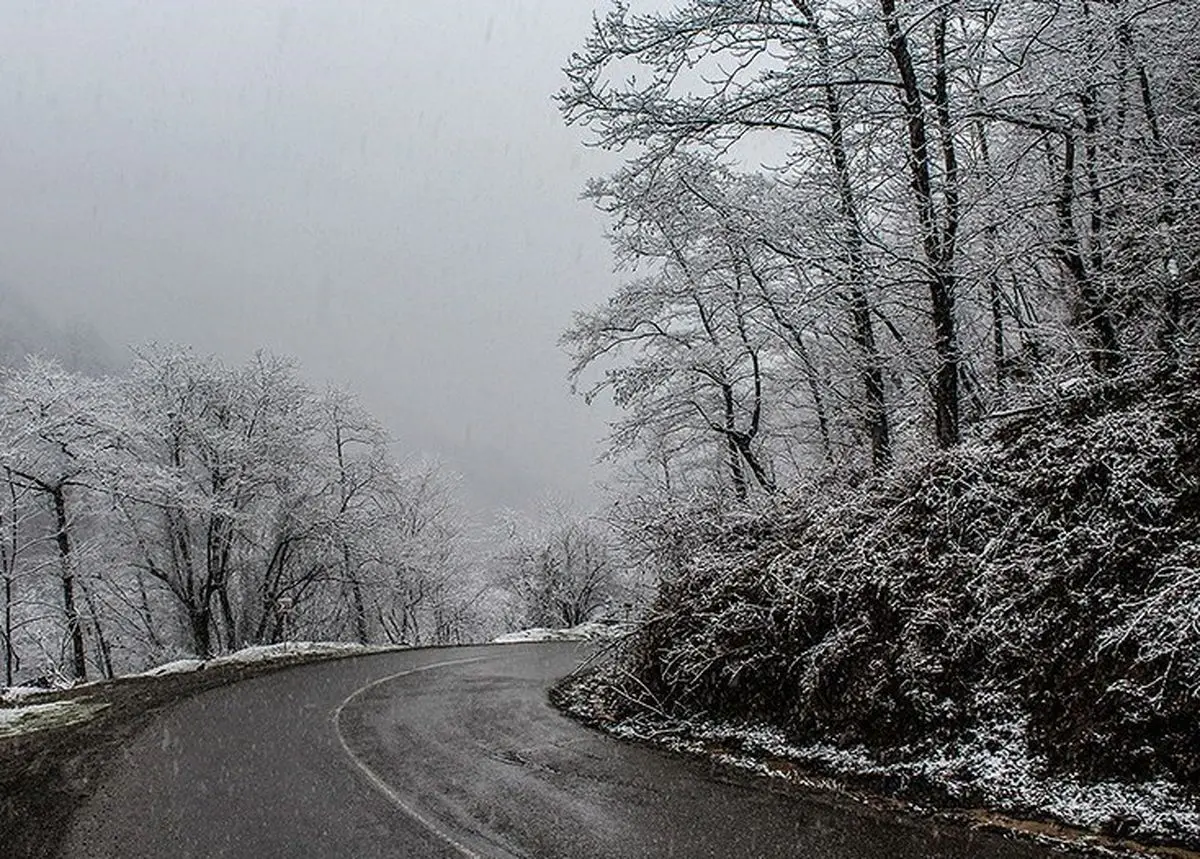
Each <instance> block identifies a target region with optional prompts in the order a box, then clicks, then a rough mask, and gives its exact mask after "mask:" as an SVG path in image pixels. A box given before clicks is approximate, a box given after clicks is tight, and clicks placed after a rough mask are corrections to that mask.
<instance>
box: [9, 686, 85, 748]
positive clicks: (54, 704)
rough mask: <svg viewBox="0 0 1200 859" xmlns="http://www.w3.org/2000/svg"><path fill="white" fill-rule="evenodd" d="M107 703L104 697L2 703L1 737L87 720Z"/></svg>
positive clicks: (10, 737) (10, 736)
mask: <svg viewBox="0 0 1200 859" xmlns="http://www.w3.org/2000/svg"><path fill="white" fill-rule="evenodd" d="M39 691H42V692H44V691H45V690H44V689H42V690H39ZM107 706H108V704H107V703H104V702H101V701H92V700H90V699H88V698H77V699H74V700H71V701H51V702H50V703H48V704H26V705H24V706H18V707H0V740H8V739H12V738H13V737H17V736H20V735H21V734H31V733H33V732H35V731H44V730H46V729H47V728H61V727H65V726H67V725H75V724H78V723H79V722H86V721H87V720H88V719H90V718H92V716H94V715H95V714H96V713H99V712H100V711H101V710H103V709H104V708H105V707H107Z"/></svg>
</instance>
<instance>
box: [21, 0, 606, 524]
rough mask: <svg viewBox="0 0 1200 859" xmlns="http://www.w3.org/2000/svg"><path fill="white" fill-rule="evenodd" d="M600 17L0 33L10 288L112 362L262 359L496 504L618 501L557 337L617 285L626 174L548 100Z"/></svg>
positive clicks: (272, 19)
mask: <svg viewBox="0 0 1200 859" xmlns="http://www.w3.org/2000/svg"><path fill="white" fill-rule="evenodd" d="M591 6H592V4H589V3H575V2H571V3H563V2H561V0H545V2H537V0H510V2H501V0H488V2H479V0H438V2H436V3H430V2H426V3H415V2H402V3H387V2H371V3H356V2H346V0H329V1H328V2H312V0H303V2H292V3H286V2H255V3H245V2H241V0H226V2H214V0H195V2H171V3H162V2H157V0H145V2H140V3H139V2H116V0H106V2H104V3H94V2H90V0H82V1H81V2H74V3H70V2H44V0H31V2H26V3H15V2H8V3H5V4H4V20H5V25H4V27H3V28H0V115H2V116H3V117H4V122H3V126H2V127H3V132H2V137H3V139H2V140H0V194H2V196H3V199H4V201H5V205H4V206H3V207H0V281H3V282H4V283H6V284H9V285H12V286H14V287H16V288H17V289H18V290H20V291H21V292H22V293H24V294H25V295H26V296H27V298H28V299H29V300H30V301H32V302H33V303H34V304H36V305H37V306H38V307H39V308H40V310H41V311H42V313H43V314H44V315H46V316H47V317H49V318H51V319H52V320H55V321H58V322H64V323H67V324H71V323H76V322H79V321H83V322H86V323H90V324H91V325H92V326H94V327H95V329H96V330H97V331H98V332H99V334H100V335H101V336H102V337H103V338H105V339H106V340H107V341H108V342H110V343H111V344H113V345H114V346H116V347H120V348H123V347H124V346H125V345H126V344H137V343H142V342H146V341H151V340H158V341H172V342H182V343H189V344H192V345H193V346H194V347H196V349H198V350H200V351H202V352H213V353H216V354H218V355H221V356H222V357H225V358H228V359H230V360H238V361H240V360H242V359H244V358H245V357H246V356H247V355H249V354H250V353H251V352H252V351H253V350H254V349H256V348H259V347H266V348H269V349H272V350H275V351H278V352H282V353H286V354H289V355H293V356H295V357H296V358H298V359H299V361H300V362H301V364H302V366H303V369H304V373H305V375H307V376H308V377H309V378H310V379H312V380H314V381H316V382H321V381H324V380H332V381H335V382H337V383H339V384H343V385H345V386H346V387H348V388H350V389H351V390H354V391H356V392H357V393H359V394H360V395H361V396H362V398H363V400H364V402H365V403H366V405H367V406H368V407H369V408H370V409H371V410H372V411H374V412H375V413H376V414H377V415H378V416H379V418H380V419H381V420H382V421H383V422H384V423H385V424H386V425H387V426H388V427H389V428H390V430H391V431H392V433H393V434H394V435H395V437H396V439H397V442H398V449H399V452H401V453H403V452H405V451H421V452H426V453H431V454H437V455H441V456H442V458H443V459H444V460H445V461H446V463H447V464H448V465H449V466H450V467H451V468H453V469H455V470H457V471H459V472H461V473H462V474H463V477H464V493H465V495H466V496H467V499H468V500H469V502H470V503H471V504H472V505H473V506H474V507H475V508H476V509H477V510H478V511H480V512H486V511H488V510H490V509H494V508H496V507H498V506H518V507H528V506H530V505H531V504H533V503H534V502H535V501H536V500H537V499H538V498H539V497H540V496H542V495H544V494H546V493H555V494H558V495H565V496H570V497H573V498H575V499H576V500H577V501H579V502H580V503H589V502H591V501H593V500H594V499H595V497H596V496H595V489H594V487H593V484H594V483H595V481H596V480H597V479H598V478H600V477H601V476H602V475H601V474H600V472H599V471H598V469H597V467H596V466H595V465H594V460H595V457H596V455H597V453H598V451H599V447H598V441H599V440H600V439H601V438H602V436H603V435H604V432H605V415H604V413H603V411H602V410H597V409H596V408H591V409H589V407H588V406H586V405H585V404H584V403H583V402H582V401H581V400H580V399H579V398H577V397H572V396H571V394H570V392H569V389H568V385H567V382H566V379H565V374H566V370H567V361H566V358H565V356H563V355H562V354H561V353H560V351H559V350H558V348H557V346H556V341H557V338H558V335H559V333H560V332H561V330H562V329H563V328H564V327H565V326H566V325H567V324H568V323H569V321H570V316H571V312H572V311H573V310H577V309H582V308H585V307H587V306H589V305H591V304H593V303H596V302H598V301H601V300H603V297H604V296H605V295H606V294H607V293H608V291H609V289H610V287H611V285H612V280H613V277H614V276H613V274H612V273H611V263H610V258H609V253H608V248H607V245H606V243H605V241H604V238H603V228H604V225H603V222H602V219H601V217H600V216H599V215H597V214H596V213H594V212H593V211H592V210H591V209H590V207H589V206H588V204H586V203H584V202H581V201H579V199H578V195H579V191H580V189H581V188H582V186H583V184H584V182H585V181H586V179H587V177H588V176H589V175H593V174H596V173H599V172H603V171H604V170H605V169H606V167H607V166H610V165H611V164H612V163H613V161H612V159H611V158H609V159H606V158H605V156H603V155H602V154H599V153H596V152H594V151H591V150H587V149H585V148H584V147H582V146H581V139H582V136H581V134H580V133H579V132H578V131H576V130H573V129H568V128H566V127H564V126H563V124H562V122H561V119H560V117H559V115H558V113H557V111H556V109H555V106H554V104H553V103H552V101H551V95H552V93H553V92H554V91H556V90H557V89H558V87H559V86H560V83H561V77H560V72H559V69H560V67H561V65H562V63H563V61H564V60H565V58H566V56H567V55H568V53H569V52H570V51H571V50H574V49H575V48H576V47H577V46H578V45H579V44H580V43H581V41H582V39H583V37H584V35H585V34H586V32H587V30H588V27H589V24H590V20H591V15H592V8H591Z"/></svg>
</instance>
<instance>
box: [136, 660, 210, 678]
mask: <svg viewBox="0 0 1200 859" xmlns="http://www.w3.org/2000/svg"><path fill="white" fill-rule="evenodd" d="M203 667H204V660H203V659H176V660H175V661H174V662H168V663H167V664H166V665H159V666H157V667H155V668H151V669H150V670H149V671H142V672H140V673H138V674H130V675H128V676H130V677H162V676H163V675H166V674H187V673H188V672H190V671H198V670H199V669H201V668H203Z"/></svg>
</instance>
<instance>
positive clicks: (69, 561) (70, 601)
mask: <svg viewBox="0 0 1200 859" xmlns="http://www.w3.org/2000/svg"><path fill="white" fill-rule="evenodd" d="M49 492H50V499H51V502H52V504H53V506H54V523H55V527H56V530H55V533H54V541H55V543H56V544H57V545H58V561H59V568H60V572H61V578H62V597H63V613H64V614H65V615H66V618H67V634H68V635H69V636H70V639H71V656H72V667H73V669H74V676H75V679H76V680H87V656H86V654H85V652H84V646H83V624H82V623H80V619H79V609H78V608H77V607H76V605H75V567H74V558H73V557H72V556H71V535H70V523H69V521H68V519H67V499H66V488H65V487H64V486H63V485H62V484H58V485H56V486H52V487H50V489H49Z"/></svg>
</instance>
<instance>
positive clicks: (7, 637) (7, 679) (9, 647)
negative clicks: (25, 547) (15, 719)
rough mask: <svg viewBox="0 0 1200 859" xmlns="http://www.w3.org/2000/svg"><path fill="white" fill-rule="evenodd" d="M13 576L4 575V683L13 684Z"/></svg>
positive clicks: (6, 684)
mask: <svg viewBox="0 0 1200 859" xmlns="http://www.w3.org/2000/svg"><path fill="white" fill-rule="evenodd" d="M12 585H13V582H12V577H11V576H8V575H5V577H4V685H5V686H12V685H13V644H12V629H13V622H12V602H13V596H12Z"/></svg>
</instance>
